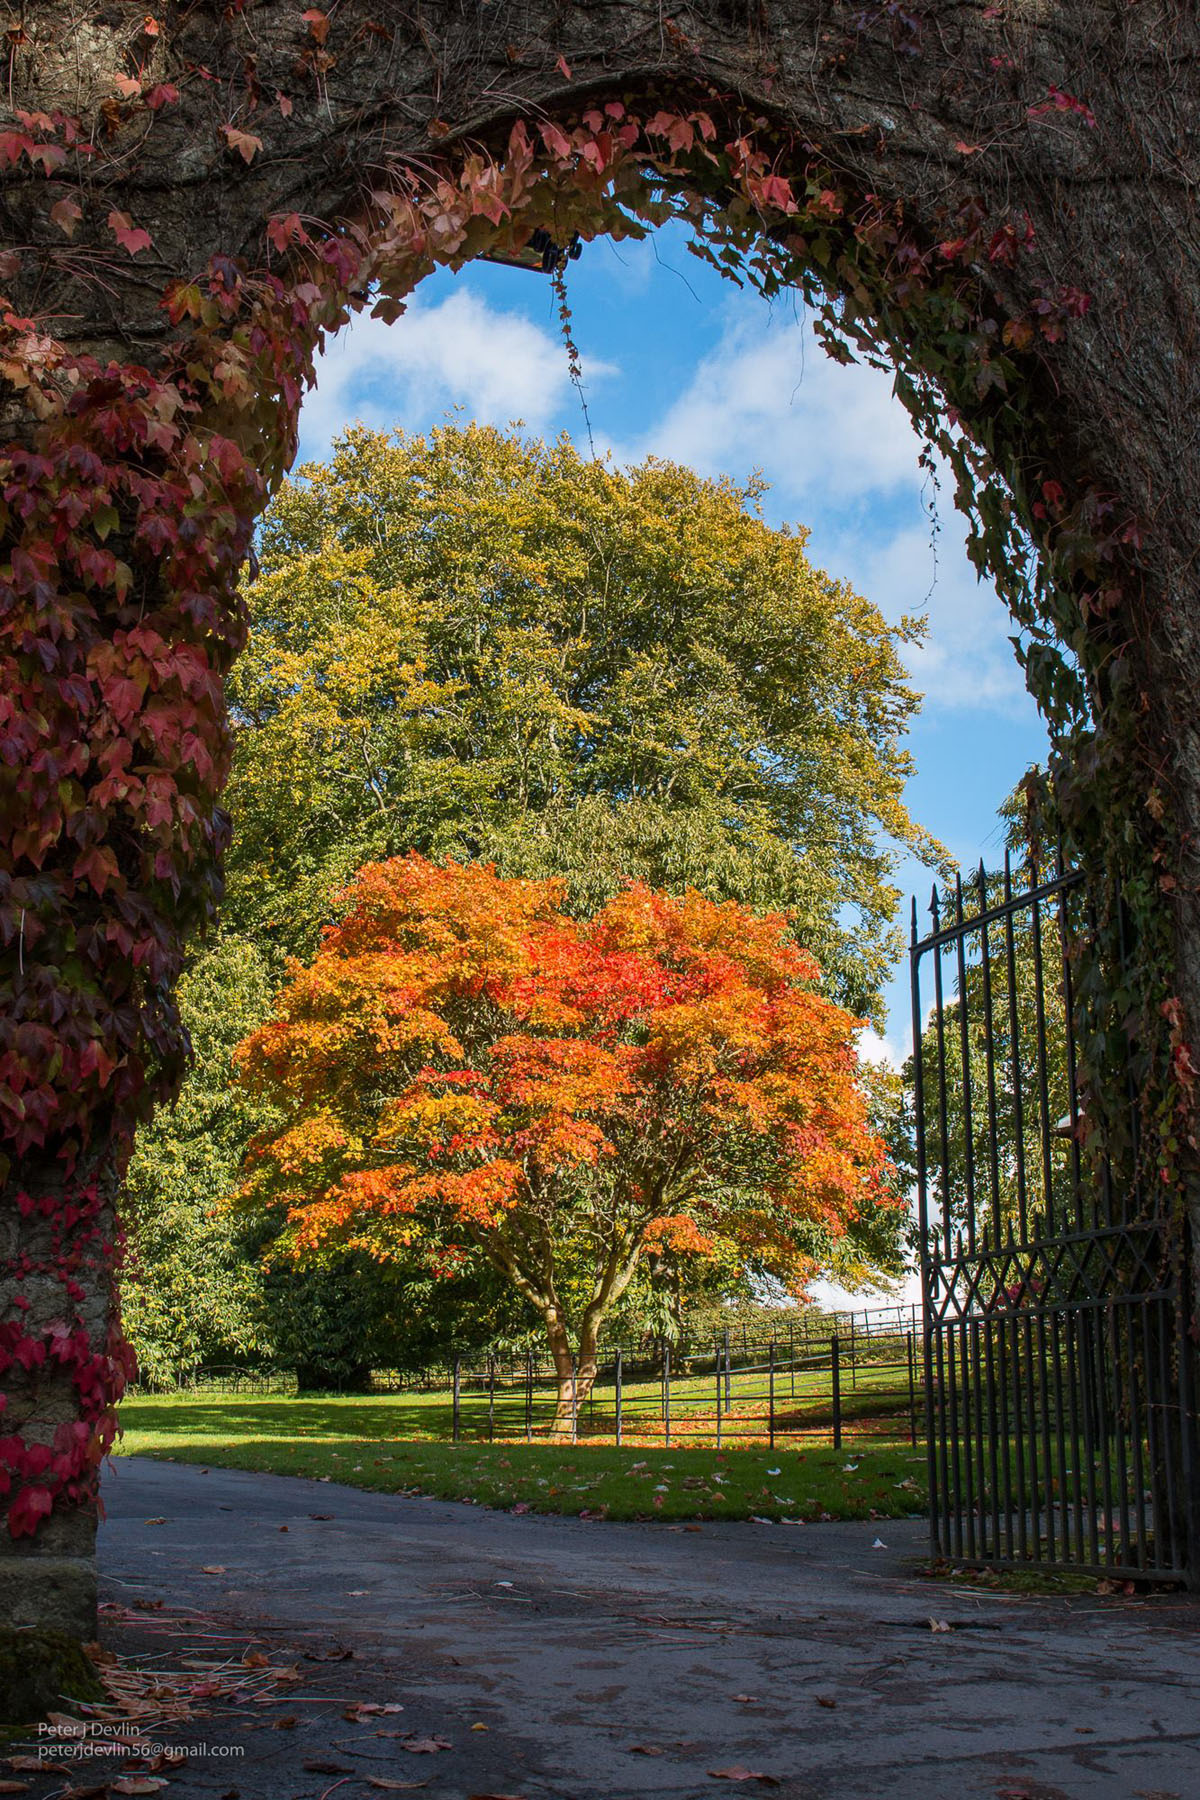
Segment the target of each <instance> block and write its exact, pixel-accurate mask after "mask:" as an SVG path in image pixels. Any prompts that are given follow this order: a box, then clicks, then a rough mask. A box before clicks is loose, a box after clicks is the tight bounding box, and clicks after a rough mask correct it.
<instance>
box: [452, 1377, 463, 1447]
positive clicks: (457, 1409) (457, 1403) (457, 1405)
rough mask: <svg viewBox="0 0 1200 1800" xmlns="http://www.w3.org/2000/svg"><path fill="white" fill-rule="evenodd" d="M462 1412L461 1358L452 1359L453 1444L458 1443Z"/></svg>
mask: <svg viewBox="0 0 1200 1800" xmlns="http://www.w3.org/2000/svg"><path fill="white" fill-rule="evenodd" d="M461 1412H462V1357H461V1356H456V1357H455V1359H454V1427H453V1430H454V1442H455V1443H456V1444H457V1442H458V1434H459V1427H460V1424H461Z"/></svg>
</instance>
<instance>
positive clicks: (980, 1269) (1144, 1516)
mask: <svg viewBox="0 0 1200 1800" xmlns="http://www.w3.org/2000/svg"><path fill="white" fill-rule="evenodd" d="M1118 904H1119V902H1118ZM930 912H931V923H932V929H931V930H930V931H928V932H927V933H926V934H925V935H924V936H919V935H918V931H917V918H916V908H915V905H914V909H913V932H912V949H911V968H912V1001H913V1031H914V1042H915V1044H916V1046H917V1054H916V1056H915V1058H914V1090H915V1096H914V1097H915V1109H916V1118H917V1127H918V1129H917V1156H918V1188H919V1205H920V1232H921V1240H922V1280H923V1289H924V1303H925V1336H924V1345H923V1354H924V1365H925V1366H924V1375H925V1381H924V1387H925V1393H926V1403H927V1408H928V1432H927V1435H928V1443H929V1481H930V1505H931V1526H932V1533H933V1543H934V1548H935V1550H936V1551H939V1552H940V1553H942V1554H943V1555H946V1556H949V1557H953V1558H955V1559H961V1560H963V1561H967V1562H973V1563H993V1564H998V1565H1024V1566H1030V1565H1032V1566H1040V1567H1068V1568H1072V1569H1078V1570H1080V1571H1087V1572H1092V1573H1098V1574H1110V1575H1119V1576H1122V1577H1128V1576H1138V1575H1153V1576H1158V1577H1162V1576H1171V1577H1183V1578H1190V1577H1191V1576H1192V1575H1194V1574H1195V1573H1196V1562H1195V1550H1196V1534H1195V1521H1194V1516H1193V1515H1194V1509H1195V1505H1196V1500H1197V1497H1198V1495H1200V1486H1198V1484H1197V1479H1196V1468H1195V1436H1194V1425H1195V1420H1194V1403H1193V1394H1192V1358H1193V1348H1192V1345H1191V1343H1190V1341H1189V1339H1188V1337H1187V1330H1186V1326H1187V1320H1188V1317H1189V1310H1190V1309H1189V1307H1188V1305H1187V1304H1186V1245H1185V1243H1184V1241H1183V1236H1182V1228H1181V1227H1180V1225H1179V1224H1178V1222H1176V1221H1172V1220H1168V1219H1166V1218H1163V1217H1161V1216H1158V1214H1157V1213H1156V1211H1155V1208H1154V1195H1153V1192H1152V1185H1153V1184H1151V1183H1147V1184H1146V1188H1147V1190H1148V1193H1143V1192H1142V1191H1141V1185H1140V1184H1139V1183H1138V1182H1137V1181H1136V1180H1129V1179H1126V1180H1125V1181H1120V1180H1118V1179H1117V1178H1116V1177H1115V1175H1114V1170H1113V1166H1112V1163H1111V1161H1110V1160H1108V1159H1106V1158H1105V1157H1103V1156H1100V1157H1096V1156H1091V1157H1089V1158H1088V1159H1087V1160H1086V1162H1085V1157H1084V1138H1085V1127H1086V1120H1085V1116H1084V1114H1085V1104H1084V1101H1083V1099H1082V1098H1081V1094H1080V1089H1079V1083H1078V1079H1077V1066H1076V1064H1077V1056H1076V1046H1077V1044H1078V1042H1079V1041H1080V1037H1079V1034H1080V1033H1081V1032H1084V1031H1090V1032H1092V1033H1093V1034H1094V1033H1095V1031H1096V1029H1097V1026H1096V1021H1095V1020H1094V1018H1093V1017H1092V1013H1091V1003H1090V1001H1089V1000H1088V998H1087V997H1086V995H1083V996H1081V995H1080V994H1079V993H1078V992H1077V991H1076V987H1077V956H1078V950H1079V947H1080V945H1081V944H1082V943H1084V942H1086V940H1087V939H1088V937H1089V936H1091V937H1092V939H1093V941H1094V937H1095V921H1094V918H1093V917H1092V915H1091V913H1090V911H1089V899H1088V895H1087V891H1086V888H1085V886H1084V883H1083V881H1082V879H1081V877H1080V876H1079V875H1078V874H1077V873H1069V872H1064V871H1063V869H1062V868H1061V867H1059V868H1057V869H1056V871H1055V872H1054V873H1053V874H1052V875H1050V876H1049V877H1041V876H1039V874H1038V871H1037V870H1036V869H1034V870H1033V871H1032V872H1031V873H1030V875H1029V878H1028V884H1027V885H1026V886H1024V887H1022V888H1021V889H1020V890H1018V889H1017V888H1016V887H1014V883H1013V876H1012V870H1011V867H1010V865H1009V864H1008V862H1007V861H1006V863H1005V868H1004V870H1003V872H1002V874H1000V875H992V876H988V875H987V874H985V872H984V870H983V868H982V867H981V868H980V871H979V875H978V879H977V880H976V881H973V882H972V883H971V885H970V888H969V890H968V891H967V892H966V893H964V889H963V885H962V883H961V882H959V883H958V884H956V888H955V891H954V893H953V895H952V896H951V899H950V903H949V905H948V906H947V905H946V904H945V903H944V902H942V901H940V900H939V897H938V895H937V894H936V893H935V894H934V897H933V902H932V904H931V908H930ZM1121 1104H1122V1105H1123V1106H1125V1107H1126V1108H1127V1115H1128V1116H1127V1121H1126V1123H1125V1129H1126V1130H1127V1132H1128V1134H1129V1138H1130V1142H1131V1144H1132V1145H1133V1147H1134V1155H1133V1157H1132V1159H1131V1166H1132V1167H1134V1168H1136V1166H1137V1158H1136V1143H1137V1131H1138V1107H1137V1095H1136V1093H1135V1092H1134V1091H1133V1085H1132V1082H1129V1083H1127V1092H1125V1093H1123V1094H1122V1096H1121Z"/></svg>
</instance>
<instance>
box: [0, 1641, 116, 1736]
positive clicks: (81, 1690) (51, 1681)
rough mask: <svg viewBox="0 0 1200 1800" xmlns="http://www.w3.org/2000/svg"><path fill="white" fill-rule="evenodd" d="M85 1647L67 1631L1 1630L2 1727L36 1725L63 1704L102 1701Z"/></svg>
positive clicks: (0, 1722)
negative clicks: (74, 1701)
mask: <svg viewBox="0 0 1200 1800" xmlns="http://www.w3.org/2000/svg"><path fill="white" fill-rule="evenodd" d="M103 1698H104V1690H103V1689H102V1688H101V1686H100V1683H99V1681H98V1679H97V1677H96V1671H95V1668H94V1667H93V1665H92V1662H91V1659H90V1658H89V1656H88V1654H87V1652H86V1650H85V1649H84V1648H83V1645H82V1644H81V1643H80V1642H79V1640H78V1639H77V1638H73V1637H71V1636H69V1635H68V1633H67V1632H65V1631H40V1630H23V1629H21V1628H19V1627H16V1628H14V1627H12V1626H0V1725H9V1726H12V1725H34V1724H36V1723H37V1721H38V1720H39V1719H43V1718H45V1716H46V1714H47V1713H48V1712H54V1711H56V1710H61V1709H62V1706H63V1702H64V1700H102V1699H103Z"/></svg>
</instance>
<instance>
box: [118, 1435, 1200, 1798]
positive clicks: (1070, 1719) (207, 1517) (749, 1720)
mask: <svg viewBox="0 0 1200 1800" xmlns="http://www.w3.org/2000/svg"><path fill="white" fill-rule="evenodd" d="M105 1498H106V1503H107V1507H108V1522H107V1523H106V1525H105V1526H104V1527H103V1530H102V1533H101V1565H102V1571H103V1578H104V1582H105V1587H106V1591H107V1593H108V1594H109V1595H110V1596H111V1597H119V1598H120V1599H122V1600H124V1601H126V1602H128V1601H130V1600H131V1599H133V1598H140V1599H141V1600H143V1601H147V1600H149V1601H153V1600H155V1599H156V1598H158V1597H160V1596H162V1597H165V1598H166V1599H167V1601H168V1603H169V1604H171V1605H178V1604H180V1603H182V1604H183V1605H185V1606H186V1607H195V1608H197V1609H198V1610H202V1611H203V1612H205V1613H206V1614H207V1615H209V1617H212V1616H214V1615H215V1616H217V1617H218V1618H220V1619H221V1620H222V1621H223V1622H224V1626H223V1628H227V1629H229V1630H230V1631H231V1632H234V1633H236V1632H237V1631H240V1630H244V1631H246V1632H248V1633H249V1632H252V1631H255V1630H263V1631H266V1632H267V1633H268V1634H269V1638H268V1639H267V1640H265V1641H269V1642H271V1643H274V1644H280V1645H287V1644H290V1645H291V1646H292V1647H293V1650H295V1648H296V1647H300V1648H301V1649H302V1648H303V1646H304V1645H306V1644H307V1645H311V1644H313V1643H314V1642H317V1643H321V1644H324V1643H328V1642H329V1641H330V1640H331V1639H336V1640H338V1641H340V1643H341V1644H343V1645H346V1646H352V1647H354V1648H355V1650H356V1652H357V1656H356V1660H355V1661H354V1662H353V1663H342V1664H339V1665H336V1675H335V1665H333V1664H326V1665H322V1667H321V1673H320V1677H319V1685H318V1686H317V1688H316V1689H315V1690H314V1691H315V1692H316V1693H326V1694H329V1695H331V1696H332V1697H333V1699H338V1698H340V1699H341V1700H342V1701H343V1702H344V1699H345V1697H346V1695H347V1694H352V1695H353V1696H354V1697H357V1698H359V1699H373V1700H391V1701H399V1702H401V1703H402V1705H403V1707H404V1712H403V1714H402V1715H400V1718H401V1720H402V1722H403V1723H404V1726H405V1728H406V1729H410V1730H417V1731H421V1732H432V1733H436V1734H439V1735H441V1736H443V1737H444V1738H445V1739H447V1740H448V1741H450V1742H451V1743H452V1744H453V1746H454V1749H453V1750H452V1751H445V1752H442V1753H440V1754H438V1755H437V1756H436V1757H434V1756H433V1755H429V1756H420V1757H415V1756H412V1755H405V1754H401V1753H400V1752H399V1750H397V1749H395V1748H393V1747H392V1746H391V1745H390V1744H389V1741H388V1740H386V1739H382V1738H377V1737H376V1736H375V1735H374V1733H371V1732H366V1733H364V1732H363V1731H362V1728H358V1727H351V1726H348V1725H346V1724H344V1723H343V1722H342V1717H341V1708H340V1706H335V1705H333V1700H332V1699H331V1702H330V1705H329V1707H327V1708H326V1709H325V1710H324V1712H323V1711H322V1709H321V1706H320V1705H319V1704H309V1705H303V1706H301V1705H298V1706H297V1708H296V1710H297V1712H300V1713H302V1714H303V1718H302V1725H301V1729H300V1730H299V1731H298V1732H297V1731H292V1732H290V1733H281V1732H278V1731H272V1730H268V1729H260V1730H259V1731H257V1732H256V1733H251V1734H248V1735H247V1743H248V1746H249V1747H248V1753H247V1757H246V1760H245V1763H244V1764H243V1765H242V1766H240V1767H239V1768H238V1770H237V1773H236V1775H235V1776H233V1777H232V1778H231V1775H230V1765H229V1764H228V1763H226V1764H225V1765H224V1766H223V1767H221V1766H218V1765H215V1764H212V1765H208V1764H202V1763H196V1764H194V1765H192V1767H191V1768H190V1770H189V1772H188V1773H187V1775H186V1776H185V1777H183V1778H182V1786H181V1779H180V1778H176V1779H175V1780H173V1781H172V1783H171V1792H172V1793H176V1792H180V1791H182V1792H184V1793H186V1794H188V1795H191V1794H195V1795H197V1796H200V1795H205V1796H207V1795H213V1796H220V1795H228V1794H231V1793H233V1792H234V1791H236V1793H237V1794H238V1796H239V1800H258V1796H260V1795H262V1796H263V1797H264V1800H265V1797H267V1796H269V1800H317V1797H318V1796H320V1795H321V1794H322V1793H323V1792H325V1791H327V1790H328V1789H329V1787H330V1783H331V1781H335V1780H336V1779H337V1776H336V1775H335V1774H331V1773H329V1772H323V1773H322V1772H305V1771H304V1770H303V1768H302V1763H303V1760H304V1759H305V1758H306V1757H307V1758H310V1759H311V1757H312V1753H313V1747H314V1744H316V1745H317V1746H318V1747H319V1746H320V1745H321V1744H323V1743H326V1742H329V1743H332V1742H334V1741H335V1739H336V1740H337V1741H338V1742H339V1743H340V1744H341V1746H342V1750H341V1752H340V1754H342V1755H348V1756H350V1758H351V1759H352V1760H351V1762H350V1763H349V1765H348V1766H349V1767H351V1768H353V1769H354V1770H355V1771H356V1772H357V1773H356V1776H355V1778H353V1779H351V1780H349V1781H346V1782H345V1783H344V1784H343V1785H340V1786H338V1789H337V1792H338V1795H339V1800H359V1796H360V1795H366V1794H368V1793H371V1792H378V1791H382V1790H372V1789H370V1788H369V1787H368V1786H366V1785H363V1784H362V1781H361V1777H362V1775H364V1774H365V1773H367V1772H370V1773H374V1774H376V1775H378V1776H383V1777H384V1778H385V1779H386V1780H391V1781H396V1780H404V1781H406V1782H413V1781H418V1780H421V1781H426V1782H427V1783H428V1785H427V1786H426V1787H425V1788H424V1789H423V1792H424V1793H425V1794H427V1795H428V1796H429V1797H430V1800H469V1797H470V1796H474V1795H484V1796H490V1795H501V1796H508V1795H513V1796H516V1795H520V1796H523V1797H524V1800H659V1797H660V1796H661V1797H662V1800H700V1797H701V1796H708V1797H709V1800H714V1797H715V1800H721V1797H722V1796H725V1795H728V1796H733V1795H736V1794H758V1793H761V1794H764V1795H765V1794H767V1793H774V1794H778V1795H779V1796H780V1797H781V1800H973V1797H974V1796H985V1797H988V1800H1138V1797H1146V1796H1150V1797H1152V1800H1166V1797H1168V1796H1179V1797H1180V1800H1196V1796H1198V1795H1200V1631H1198V1629H1197V1628H1198V1626H1200V1606H1198V1605H1196V1604H1195V1603H1194V1602H1192V1601H1190V1600H1184V1599H1182V1598H1180V1597H1177V1596H1144V1597H1141V1598H1140V1599H1138V1600H1136V1601H1114V1600H1104V1599H1101V1598H1099V1597H1096V1598H1091V1597H1088V1598H1085V1599H1078V1600H1074V1601H1064V1600H1057V1599H1056V1600H1051V1601H1047V1600H1036V1601H1034V1600H1028V1599H1014V1598H1009V1597H1004V1596H993V1595H986V1596H983V1595H978V1594H965V1593H962V1592H955V1591H953V1590H949V1589H947V1587H946V1586H945V1584H941V1583H929V1582H924V1581H921V1580H919V1579H918V1578H916V1577H915V1576H914V1575H912V1574H911V1573H910V1572H908V1567H907V1565H908V1564H910V1563H911V1561H912V1559H913V1558H915V1557H918V1556H919V1555H920V1553H921V1551H922V1549H923V1548H924V1542H923V1539H924V1527H923V1526H921V1525H918V1524H916V1523H912V1522H896V1521H892V1522H889V1523H886V1524H883V1525H880V1526H879V1527H878V1528H876V1527H875V1526H872V1525H866V1526H863V1525H857V1524H853V1525H850V1524H845V1525H819V1526H805V1527H786V1526H775V1527H764V1526H755V1525H748V1524H747V1525H734V1524H716V1525H713V1524H706V1525H704V1526H703V1528H702V1529H700V1530H696V1529H694V1528H693V1529H692V1530H687V1529H683V1528H678V1527H677V1528H671V1527H668V1526H664V1525H661V1524H645V1525H634V1524H604V1523H591V1522H583V1521H579V1520H573V1519H559V1518H543V1517H538V1516H536V1515H532V1514H527V1515H523V1516H514V1515H512V1514H509V1513H501V1512H490V1511H487V1510H484V1509H482V1508H475V1507H470V1506H463V1505H452V1504H444V1503H440V1502H437V1501H426V1500H409V1499H401V1498H398V1497H391V1496H387V1495H377V1494H366V1493H359V1492H356V1491H354V1490H353V1489H349V1488H343V1487H337V1486H331V1485H326V1484H320V1483H315V1482H308V1481H301V1480H297V1479H293V1478H290V1477H284V1476H264V1475H250V1474H244V1473H241V1472H238V1471H232V1470H222V1469H215V1468H214V1469H212V1470H210V1471H208V1472H202V1471H200V1470H198V1469H196V1468H194V1467H188V1466H185V1465H175V1464H168V1463H155V1462H150V1461H145V1460H141V1459H129V1460H125V1459H122V1460H120V1461H119V1462H118V1463H117V1464H116V1465H115V1467H114V1470H113V1472H112V1474H111V1475H110V1476H109V1477H108V1478H107V1479H106V1484H105ZM315 1513H323V1514H332V1515H333V1516H332V1517H330V1518H319V1519H318V1518H314V1517H313V1514H315ZM158 1518H162V1519H165V1521H166V1522H165V1523H163V1524H155V1525H148V1524H147V1523H146V1521H147V1520H148V1519H158ZM285 1525H286V1526H287V1528H288V1529H287V1530H286V1532H285V1531H283V1530H282V1529H281V1527H282V1526H285ZM876 1535H879V1536H882V1537H883V1538H884V1539H886V1542H887V1546H888V1547H887V1548H886V1549H883V1550H876V1549H873V1548H872V1540H873V1539H874V1538H875V1537H876ZM205 1564H209V1565H216V1564H220V1565H223V1566H224V1569H225V1571H226V1572H225V1573H224V1574H223V1575H220V1576H213V1575H206V1574H203V1573H201V1570H202V1567H203V1565H205ZM931 1616H934V1617H936V1618H938V1619H941V1620H944V1621H945V1622H946V1623H947V1624H948V1625H949V1626H950V1627H951V1629H950V1630H948V1631H932V1630H931V1629H930V1624H929V1621H930V1617H931ZM339 1681H340V1682H341V1683H342V1685H341V1686H339V1685H338V1682H339ZM347 1684H348V1685H347ZM309 1685H310V1687H311V1685H312V1684H311V1682H310V1684H309ZM300 1692H301V1693H303V1692H304V1690H300ZM747 1696H749V1698H747ZM478 1723H483V1724H485V1725H486V1726H487V1727H488V1729H487V1731H486V1732H479V1731H476V1732H472V1731H471V1729H470V1727H471V1725H472V1724H478ZM190 1729H191V1730H192V1732H193V1735H195V1733H196V1730H197V1729H198V1727H192V1728H190ZM356 1732H357V1733H358V1734H359V1735H357V1736H356V1735H355V1734H356ZM209 1735H210V1736H211V1735H213V1733H212V1729H211V1722H210V1728H209ZM251 1736H253V1739H254V1741H253V1743H250V1737H251ZM285 1740H286V1741H285ZM634 1745H644V1746H649V1747H650V1749H651V1750H658V1751H661V1752H662V1754H659V1755H649V1756H648V1755H646V1754H644V1753H642V1752H639V1751H636V1750H634V1749H632V1748H631V1747H632V1746H634ZM738 1765H744V1766H746V1767H749V1768H751V1769H754V1770H759V1771H762V1772H763V1773H765V1774H767V1775H770V1776H774V1777H775V1778H777V1782H778V1786H768V1785H766V1784H763V1783H759V1782H746V1783H744V1784H738V1783H733V1782H730V1781H728V1780H718V1779H714V1778H713V1777H712V1776H711V1775H710V1774H709V1771H710V1770H712V1769H715V1768H728V1767H731V1766H734V1767H736V1766H738ZM164 1800H166V1797H164Z"/></svg>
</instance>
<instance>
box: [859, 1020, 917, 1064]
mask: <svg viewBox="0 0 1200 1800" xmlns="http://www.w3.org/2000/svg"><path fill="white" fill-rule="evenodd" d="M858 1054H859V1057H860V1059H861V1060H862V1061H863V1062H865V1063H870V1065H871V1067H872V1068H875V1069H899V1068H900V1067H902V1065H903V1063H904V1060H905V1057H906V1056H907V1054H908V1052H907V1049H906V1048H902V1047H901V1046H900V1045H899V1044H894V1043H892V1041H891V1040H890V1039H889V1038H886V1037H882V1036H881V1035H880V1034H879V1032H878V1031H876V1030H874V1029H873V1027H872V1026H870V1025H868V1026H867V1027H866V1029H865V1030H864V1031H861V1032H860V1033H859V1035H858Z"/></svg>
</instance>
